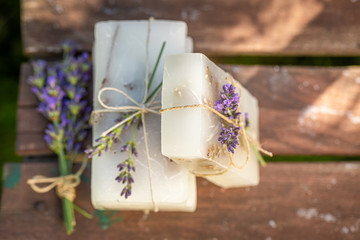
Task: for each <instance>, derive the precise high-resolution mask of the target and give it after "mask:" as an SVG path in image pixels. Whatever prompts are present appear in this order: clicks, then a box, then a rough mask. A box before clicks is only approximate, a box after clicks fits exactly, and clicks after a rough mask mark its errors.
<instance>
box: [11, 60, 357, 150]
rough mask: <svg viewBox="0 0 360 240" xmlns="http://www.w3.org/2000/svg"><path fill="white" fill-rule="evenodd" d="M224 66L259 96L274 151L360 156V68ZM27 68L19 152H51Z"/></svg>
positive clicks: (265, 135)
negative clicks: (27, 80) (28, 81)
mask: <svg viewBox="0 0 360 240" xmlns="http://www.w3.org/2000/svg"><path fill="white" fill-rule="evenodd" d="M223 68H224V69H225V70H227V71H229V72H231V73H232V74H233V76H234V77H235V79H238V80H240V81H241V82H242V83H243V84H244V86H245V87H246V88H247V89H249V91H250V92H251V93H252V94H253V95H254V96H255V97H257V98H258V100H259V106H260V137H261V142H262V143H263V146H264V147H265V148H266V149H268V150H270V151H272V152H273V153H274V154H275V155H360V68H359V67H339V68H335V67H332V68H318V67H278V66H275V67H272V66H237V65H227V66H223ZM30 70H31V68H29V66H28V65H27V64H24V65H23V66H22V76H21V83H20V93H19V99H18V120H17V144H16V146H17V153H18V154H19V155H23V156H26V155H41V154H50V153H51V151H50V150H49V149H48V148H47V147H46V144H45V142H44V140H43V139H42V137H41V135H42V133H43V132H44V130H45V128H46V121H44V118H43V117H42V116H41V115H40V114H38V113H36V110H35V108H36V105H37V102H36V99H35V98H34V96H33V94H32V93H31V92H30V88H29V87H28V86H27V83H26V81H25V79H26V78H27V76H29V74H31V71H30Z"/></svg>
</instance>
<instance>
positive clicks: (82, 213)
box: [73, 203, 94, 219]
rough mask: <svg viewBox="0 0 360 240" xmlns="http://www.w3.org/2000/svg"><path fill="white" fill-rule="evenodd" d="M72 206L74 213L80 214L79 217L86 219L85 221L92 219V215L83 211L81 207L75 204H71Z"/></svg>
mask: <svg viewBox="0 0 360 240" xmlns="http://www.w3.org/2000/svg"><path fill="white" fill-rule="evenodd" d="M73 206H74V210H75V211H77V212H78V213H80V214H81V215H83V216H84V217H86V218H87V219H92V218H93V217H94V216H93V215H92V214H90V213H88V212H87V211H85V210H84V209H82V208H81V207H79V206H78V205H76V204H75V203H73Z"/></svg>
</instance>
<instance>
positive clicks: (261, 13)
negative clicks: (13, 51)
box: [21, 0, 360, 56]
mask: <svg viewBox="0 0 360 240" xmlns="http://www.w3.org/2000/svg"><path fill="white" fill-rule="evenodd" d="M359 7H360V1H356V0H330V1H328V0H320V1H318V0H308V1H302V0H292V1H288V0H269V1H248V0H223V1H217V0H185V1H165V0H162V1H157V0H147V1H144V0H124V1H103V0H88V1H73V0H62V1H44V0H22V18H21V20H22V31H23V41H24V48H25V53H26V54H28V55H39V54H48V53H53V52H59V46H58V43H59V41H61V40H66V39H73V40H76V41H77V42H79V43H80V45H81V47H82V49H85V50H91V48H92V43H93V29H94V24H95V23H96V22H98V21H104V20H124V19H148V18H149V17H151V16H153V17H155V18H157V19H174V20H182V21H185V22H186V23H187V24H188V27H189V35H190V36H191V37H193V38H194V40H195V51H196V52H202V53H205V54H208V55H239V54H256V55H342V56H344V55H359V54H360V29H359V27H358V26H359V25H360V15H359V14H358V10H359Z"/></svg>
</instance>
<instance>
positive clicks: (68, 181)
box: [27, 156, 87, 202]
mask: <svg viewBox="0 0 360 240" xmlns="http://www.w3.org/2000/svg"><path fill="white" fill-rule="evenodd" d="M86 165H87V157H86V156H85V157H84V160H83V161H82V164H81V167H80V168H79V170H78V171H77V172H76V173H75V174H70V175H66V176H61V177H45V176H42V175H36V176H34V177H33V178H32V179H28V180H27V184H29V185H30V187H31V189H32V190H33V191H35V192H37V193H46V192H49V191H50V190H52V189H53V188H55V189H56V194H57V195H58V196H59V197H60V198H66V199H68V200H69V201H71V202H74V200H75V197H76V191H75V188H76V187H77V186H78V185H79V184H80V181H81V180H80V176H81V174H82V173H83V172H84V170H85V168H86ZM46 183H48V185H46V186H39V184H46Z"/></svg>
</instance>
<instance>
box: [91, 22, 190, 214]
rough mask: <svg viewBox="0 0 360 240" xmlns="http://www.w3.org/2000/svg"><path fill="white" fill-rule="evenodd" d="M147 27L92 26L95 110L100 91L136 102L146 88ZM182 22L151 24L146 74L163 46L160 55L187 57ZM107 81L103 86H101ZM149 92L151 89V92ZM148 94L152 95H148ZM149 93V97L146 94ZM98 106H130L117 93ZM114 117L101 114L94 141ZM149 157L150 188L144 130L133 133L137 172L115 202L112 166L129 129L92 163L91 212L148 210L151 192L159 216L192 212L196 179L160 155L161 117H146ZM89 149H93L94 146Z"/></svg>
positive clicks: (159, 73)
mask: <svg viewBox="0 0 360 240" xmlns="http://www.w3.org/2000/svg"><path fill="white" fill-rule="evenodd" d="M147 31H148V21H108V22H100V23H97V24H96V25H95V44H94V51H93V52H94V71H95V73H94V76H95V81H94V108H95V109H101V107H100V105H99V103H98V102H97V99H96V97H97V94H98V92H99V90H100V88H101V87H114V88H118V89H121V90H123V91H125V92H126V93H128V94H129V95H130V97H132V98H133V99H135V100H136V101H137V102H141V100H142V98H143V96H144V88H145V82H144V78H145V69H146V67H145V59H146V54H145V52H146V51H145V49H146V37H147ZM186 34H187V26H186V24H185V23H184V22H177V21H158V20H154V21H152V24H151V32H150V41H149V48H148V49H149V71H150V72H151V71H152V69H153V67H154V65H155V62H156V59H157V57H158V54H159V52H160V48H161V45H162V43H163V41H166V47H165V50H164V53H163V58H164V56H166V55H168V54H179V53H184V52H188V51H192V46H191V45H192V44H191V45H190V46H188V45H189V44H187V42H188V43H192V42H191V39H190V38H187V37H186ZM163 58H162V59H161V61H160V64H159V67H158V70H157V72H156V75H155V79H154V82H153V84H152V86H153V88H155V87H156V86H157V85H158V84H159V83H160V81H162V73H163V64H164V60H163ZM105 78H106V81H104V82H103V80H104V79H105ZM153 88H152V89H153ZM152 89H151V90H152ZM151 90H150V92H151ZM102 99H103V101H104V102H106V103H107V104H108V105H110V106H124V105H126V106H128V105H133V104H132V103H131V102H130V101H129V100H128V99H126V98H125V97H123V96H122V95H120V94H118V93H111V92H105V93H104V94H103V97H102ZM158 100H159V101H160V96H159V97H158ZM118 117H119V114H118V113H102V114H101V115H100V117H98V118H96V122H95V123H94V126H93V139H96V138H98V137H99V136H100V135H101V133H102V132H103V131H105V130H107V129H108V128H110V127H111V126H113V125H114V124H115V121H114V120H115V119H117V118H118ZM145 119H146V128H147V134H148V142H149V152H150V169H151V178H152V186H150V176H149V172H148V163H147V158H146V151H145V144H144V135H143V129H140V131H138V132H137V137H136V141H137V144H138V145H137V149H138V157H137V158H136V159H135V160H134V164H135V168H136V171H135V173H134V174H133V178H134V180H135V182H134V183H133V184H132V194H131V196H130V197H128V198H127V199H125V198H124V197H121V196H120V193H121V190H122V188H123V185H122V184H121V183H118V182H117V181H115V178H116V177H117V176H118V174H119V171H118V168H117V165H118V164H119V163H120V162H122V161H123V160H124V159H126V158H127V156H128V153H127V152H124V153H122V152H120V147H121V146H122V145H124V144H125V142H126V141H128V140H130V139H131V135H132V132H133V127H130V128H129V129H127V130H125V131H123V133H122V135H121V141H120V142H118V143H115V144H114V145H113V147H112V148H111V149H110V150H109V151H108V152H106V153H104V154H103V155H101V157H98V156H95V157H94V158H93V160H92V182H91V200H92V203H93V205H94V207H95V208H96V209H119V210H120V209H129V210H153V209H154V205H153V201H152V197H151V191H150V190H151V189H152V190H153V197H154V200H155V203H156V205H157V207H158V208H159V210H160V211H162V210H163V211H194V210H195V208H196V182H195V177H194V176H192V175H191V174H189V173H188V171H187V169H185V168H184V167H183V166H180V165H177V164H176V163H174V162H172V161H170V160H169V159H168V158H166V157H164V156H163V155H162V154H161V150H160V126H161V125H160V116H159V115H155V114H153V113H147V114H146V115H145ZM93 144H96V142H95V141H94V142H93Z"/></svg>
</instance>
